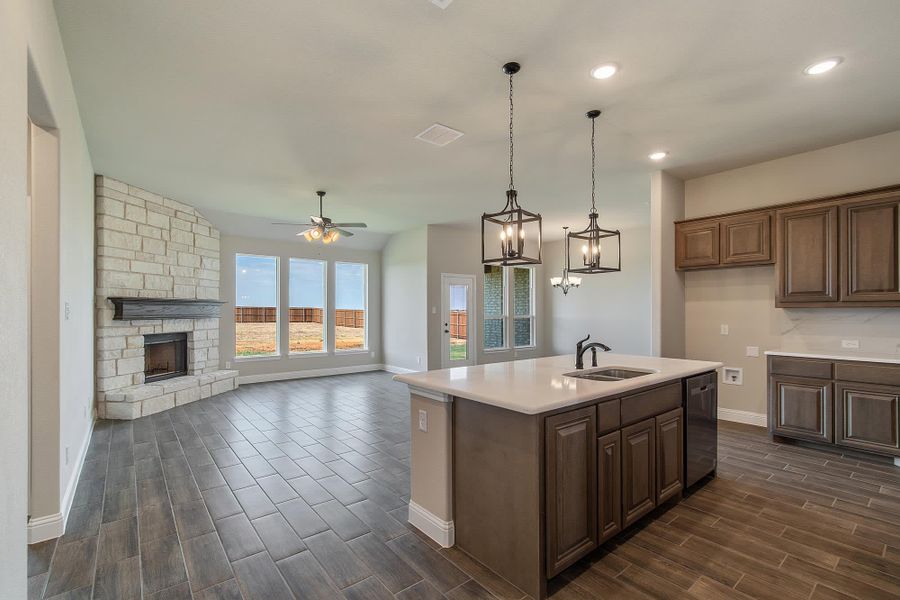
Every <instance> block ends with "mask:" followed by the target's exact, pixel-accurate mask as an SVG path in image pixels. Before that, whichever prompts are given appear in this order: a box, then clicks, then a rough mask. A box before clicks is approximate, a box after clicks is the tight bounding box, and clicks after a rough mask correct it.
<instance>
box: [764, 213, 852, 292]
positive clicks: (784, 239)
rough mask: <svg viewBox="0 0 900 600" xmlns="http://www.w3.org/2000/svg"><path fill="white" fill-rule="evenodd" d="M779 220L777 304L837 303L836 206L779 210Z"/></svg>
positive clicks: (777, 236)
mask: <svg viewBox="0 0 900 600" xmlns="http://www.w3.org/2000/svg"><path fill="white" fill-rule="evenodd" d="M776 219H777V228H776V239H777V244H776V245H777V258H776V265H777V268H776V273H777V278H778V297H777V299H776V305H782V304H790V303H794V302H797V303H818V302H837V301H838V299H839V295H838V207H837V205H835V204H827V205H821V206H812V207H801V208H791V209H785V210H780V211H778V213H777V217H776Z"/></svg>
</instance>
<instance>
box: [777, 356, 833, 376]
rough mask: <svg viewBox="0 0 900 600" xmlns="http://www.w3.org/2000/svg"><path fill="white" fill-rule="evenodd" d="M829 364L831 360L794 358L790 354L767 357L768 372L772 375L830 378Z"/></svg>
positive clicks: (830, 364)
mask: <svg viewBox="0 0 900 600" xmlns="http://www.w3.org/2000/svg"><path fill="white" fill-rule="evenodd" d="M831 366H832V362H831V361H830V360H819V359H815V358H795V357H792V356H770V357H769V373H770V374H772V375H790V376H792V377H812V378H814V379H831Z"/></svg>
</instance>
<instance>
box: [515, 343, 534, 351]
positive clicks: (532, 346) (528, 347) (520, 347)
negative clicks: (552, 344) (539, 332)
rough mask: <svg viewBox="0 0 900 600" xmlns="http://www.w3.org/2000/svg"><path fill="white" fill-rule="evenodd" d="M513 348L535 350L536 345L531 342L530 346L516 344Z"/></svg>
mask: <svg viewBox="0 0 900 600" xmlns="http://www.w3.org/2000/svg"><path fill="white" fill-rule="evenodd" d="M513 350H537V345H536V344H533V345H531V346H516V347H515V348H513Z"/></svg>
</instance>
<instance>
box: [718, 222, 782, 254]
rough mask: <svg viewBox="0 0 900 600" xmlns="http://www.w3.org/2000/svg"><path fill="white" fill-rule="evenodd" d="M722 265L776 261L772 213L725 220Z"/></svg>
mask: <svg viewBox="0 0 900 600" xmlns="http://www.w3.org/2000/svg"><path fill="white" fill-rule="evenodd" d="M720 237H721V239H722V251H721V252H722V253H721V256H722V264H723V265H733V266H739V265H747V264H755V265H759V264H765V263H770V262H772V240H771V237H772V213H770V212H764V213H747V214H741V215H734V216H733V217H725V218H723V219H722V221H721V232H720Z"/></svg>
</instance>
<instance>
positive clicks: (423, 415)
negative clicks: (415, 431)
mask: <svg viewBox="0 0 900 600" xmlns="http://www.w3.org/2000/svg"><path fill="white" fill-rule="evenodd" d="M419 431H428V411H425V410H422V409H419Z"/></svg>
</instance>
